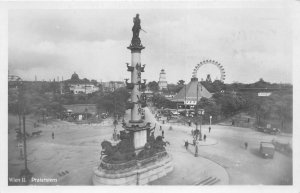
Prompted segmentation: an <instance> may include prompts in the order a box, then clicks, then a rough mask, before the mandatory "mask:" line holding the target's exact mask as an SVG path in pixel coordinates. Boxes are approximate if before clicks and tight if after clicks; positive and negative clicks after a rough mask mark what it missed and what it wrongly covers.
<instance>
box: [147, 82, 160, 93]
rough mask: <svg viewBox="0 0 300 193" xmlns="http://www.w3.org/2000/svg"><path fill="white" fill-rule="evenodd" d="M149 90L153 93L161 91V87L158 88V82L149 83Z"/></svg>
mask: <svg viewBox="0 0 300 193" xmlns="http://www.w3.org/2000/svg"><path fill="white" fill-rule="evenodd" d="M148 88H149V89H150V90H151V91H153V92H157V91H158V90H159V86H158V83H157V82H156V81H152V82H149V83H148Z"/></svg>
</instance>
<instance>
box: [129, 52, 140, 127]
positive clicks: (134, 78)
mask: <svg viewBox="0 0 300 193" xmlns="http://www.w3.org/2000/svg"><path fill="white" fill-rule="evenodd" d="M138 65H141V50H137V49H133V50H131V66H132V67H133V68H134V70H133V72H132V73H131V83H133V85H134V87H133V89H132V92H131V102H133V104H134V105H133V109H132V110H131V121H133V122H137V121H140V119H141V115H140V114H139V112H138V110H139V104H138V100H139V98H140V96H141V94H140V91H139V82H140V81H141V80H140V79H141V72H140V70H138V69H137V68H136V66H138Z"/></svg>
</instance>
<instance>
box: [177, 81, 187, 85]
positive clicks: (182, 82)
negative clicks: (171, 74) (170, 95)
mask: <svg viewBox="0 0 300 193" xmlns="http://www.w3.org/2000/svg"><path fill="white" fill-rule="evenodd" d="M184 83H185V81H184V80H178V82H177V85H181V86H184Z"/></svg>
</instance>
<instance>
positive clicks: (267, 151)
mask: <svg viewBox="0 0 300 193" xmlns="http://www.w3.org/2000/svg"><path fill="white" fill-rule="evenodd" d="M259 152H260V154H261V155H262V156H263V157H264V158H268V157H269V158H273V157H274V154H275V146H274V145H273V144H272V143H271V142H260V149H259Z"/></svg>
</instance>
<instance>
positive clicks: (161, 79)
mask: <svg viewBox="0 0 300 193" xmlns="http://www.w3.org/2000/svg"><path fill="white" fill-rule="evenodd" d="M158 86H159V90H162V89H167V86H168V82H167V78H166V72H165V70H164V69H162V70H161V71H160V74H159V81H158Z"/></svg>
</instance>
